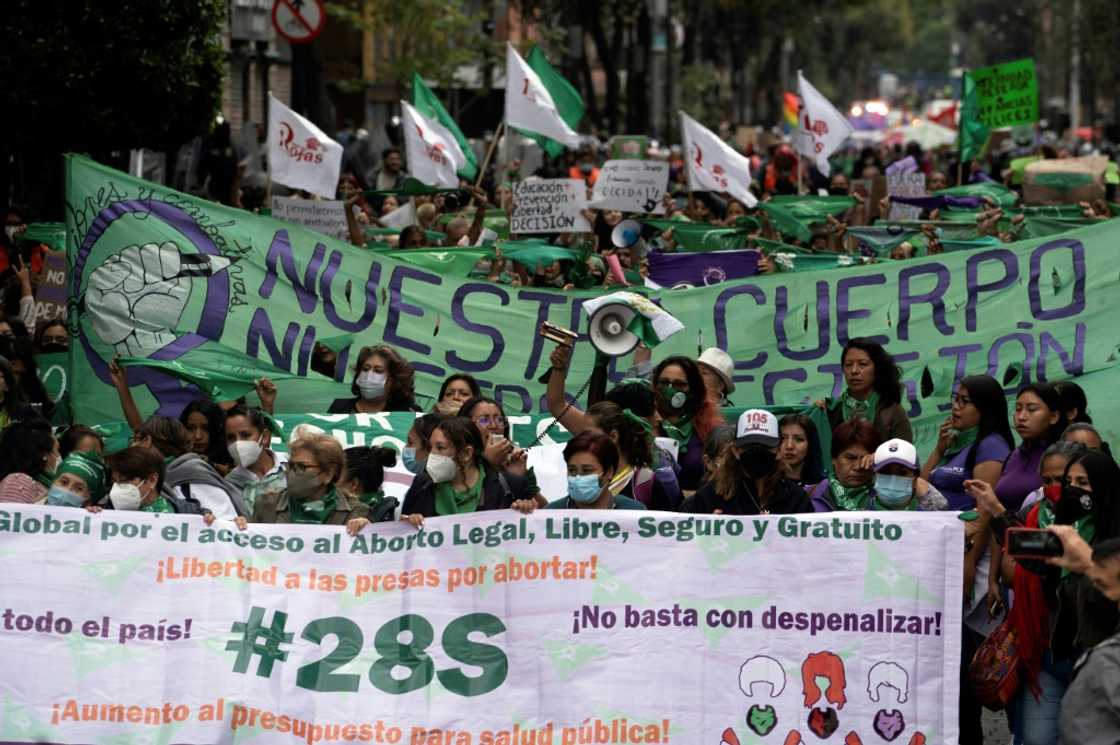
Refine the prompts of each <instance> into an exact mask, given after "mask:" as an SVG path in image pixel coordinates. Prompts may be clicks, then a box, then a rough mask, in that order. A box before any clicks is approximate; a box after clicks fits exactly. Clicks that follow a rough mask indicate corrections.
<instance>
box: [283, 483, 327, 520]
mask: <svg viewBox="0 0 1120 745" xmlns="http://www.w3.org/2000/svg"><path fill="white" fill-rule="evenodd" d="M337 506H338V490H336V489H335V488H334V486H333V485H332V486H331V488H330V489H328V490H327V493H326V494H324V495H323V496H322V497H321V498H319V499H316V500H314V501H312V502H304V501H301V500H299V499H294V498H289V499H288V514H289V515H290V516H291V519H292V522H293V523H302V524H310V525H323V524H324V523H326V522H327V518H329V517H330V516H331V513H333V512H334V510H335V508H336V507H337Z"/></svg>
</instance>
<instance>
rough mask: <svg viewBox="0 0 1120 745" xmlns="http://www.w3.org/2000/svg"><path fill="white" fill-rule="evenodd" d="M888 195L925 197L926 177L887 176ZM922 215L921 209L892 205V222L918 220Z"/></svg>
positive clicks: (913, 174) (910, 174) (905, 174)
mask: <svg viewBox="0 0 1120 745" xmlns="http://www.w3.org/2000/svg"><path fill="white" fill-rule="evenodd" d="M887 194H889V195H890V196H892V197H924V196H925V195H926V175H925V174H924V173H895V174H887ZM921 214H922V208H921V207H913V206H911V205H909V204H895V203H894V202H892V203H891V213H890V219H891V220H917V219H918V218H919V217H920V216H921Z"/></svg>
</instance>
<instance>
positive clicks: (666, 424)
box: [661, 417, 693, 448]
mask: <svg viewBox="0 0 1120 745" xmlns="http://www.w3.org/2000/svg"><path fill="white" fill-rule="evenodd" d="M692 429H693V422H692V417H689V418H687V419H684V418H682V419H681V421H680V422H679V423H677V424H673V423H672V422H670V421H668V420H666V419H662V420H661V431H662V432H664V433H665V436H666V437H672V438H673V439H674V440H676V441H677V443H678V444H679V445H680V446H681V447H682V448H683V447H685V445H687V444H688V441H689V440H691V439H692Z"/></svg>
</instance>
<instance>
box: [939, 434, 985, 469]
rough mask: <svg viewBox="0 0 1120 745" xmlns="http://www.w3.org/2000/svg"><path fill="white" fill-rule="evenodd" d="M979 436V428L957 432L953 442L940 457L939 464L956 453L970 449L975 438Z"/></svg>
mask: <svg viewBox="0 0 1120 745" xmlns="http://www.w3.org/2000/svg"><path fill="white" fill-rule="evenodd" d="M979 435H980V427H979V426H976V427H969V428H968V429H962V430H960V431H959V432H957V436H956V437H954V438H953V441H952V442H951V443H949V447H947V448H946V449H945V454H944V455H943V456H941V462H942V463H946V462H948V460H949V459H950V458H952V457H953V456H954V455H956V454H957V453H959V452H961V451H962V450H967V449H968V448H970V447H972V444H973V443H974V442H976V438H977V437H978V436H979Z"/></svg>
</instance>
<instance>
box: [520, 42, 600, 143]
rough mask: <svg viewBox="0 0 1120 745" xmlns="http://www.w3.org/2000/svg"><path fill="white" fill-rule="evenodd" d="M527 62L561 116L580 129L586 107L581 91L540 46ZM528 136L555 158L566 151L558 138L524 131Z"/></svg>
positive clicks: (526, 59) (534, 49)
mask: <svg viewBox="0 0 1120 745" xmlns="http://www.w3.org/2000/svg"><path fill="white" fill-rule="evenodd" d="M525 62H526V64H528V65H529V67H531V68H533V72H535V73H536V74H537V76H538V77H539V78H540V79H541V83H543V84H544V87H545V88H547V89H548V94H549V95H550V96H552V102H553V103H554V104H556V111H557V113H559V114H560V118H561V119H563V120H564V121H565V122H567V124H568V126H569V127H571V128H572V129H578V128H579V123H580V120H582V119H583V113H584V111H585V107H584V104H583V97H582V96H580V95H579V91H577V90H576V89H575V86H573V85H572V84H571V83H569V82H568V81H567V80H566V79H565V78H564V76H563V75H561V74H560V73H558V72H557V71H556V68H554V67H553V66H552V65H551V64H549V61H548V58H547V57H545V56H544V52H542V51H541V48H540V47H537V46H535V47H533V48H532V49H531V50H529V54H528V55H527V56H526V57H525ZM522 134H524V135H525V136H526V137H528V138H529V139H531V140H533V141H534V142H536V143H537V144H538V145H540V146H541V147H542V148H544V151H545V152H546V153H548V154H549V156H551V157H553V158H558V157H560V155H561V154H562V153H563V152H564V146H563V145H562V144H560V143H559V142H557V141H556V140H552V139H549V138H548V137H545V136H544V135H539V134H534V133H532V132H522Z"/></svg>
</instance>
